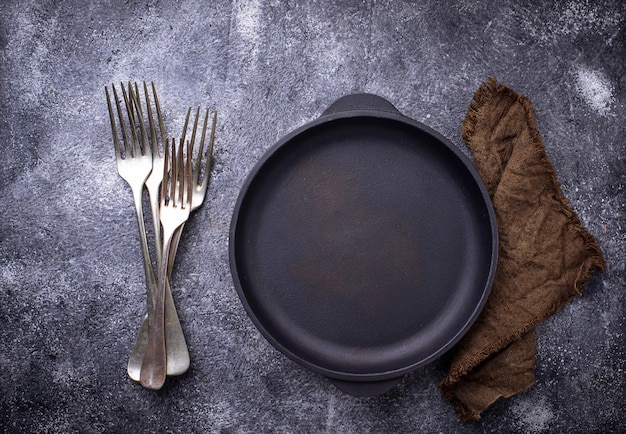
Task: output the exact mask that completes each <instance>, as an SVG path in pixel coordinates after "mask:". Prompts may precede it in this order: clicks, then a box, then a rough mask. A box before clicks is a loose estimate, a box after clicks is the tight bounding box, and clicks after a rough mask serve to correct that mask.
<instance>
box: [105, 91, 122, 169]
mask: <svg viewBox="0 0 626 434" xmlns="http://www.w3.org/2000/svg"><path fill="white" fill-rule="evenodd" d="M104 93H106V96H107V107H108V108H109V119H110V120H111V132H112V133H113V145H114V147H115V156H116V158H120V157H121V155H122V151H121V149H120V140H119V137H118V135H117V127H116V126H115V115H114V114H113V106H112V105H111V96H110V95H109V89H108V88H107V87H106V86H104Z"/></svg>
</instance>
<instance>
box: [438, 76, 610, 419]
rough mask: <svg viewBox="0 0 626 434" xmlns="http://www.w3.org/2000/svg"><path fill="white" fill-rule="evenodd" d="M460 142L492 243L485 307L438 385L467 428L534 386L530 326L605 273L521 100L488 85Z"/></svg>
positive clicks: (474, 105)
mask: <svg viewBox="0 0 626 434" xmlns="http://www.w3.org/2000/svg"><path fill="white" fill-rule="evenodd" d="M462 135H463V140H464V141H465V143H466V144H467V146H468V147H469V149H470V150H471V152H472V154H473V157H474V162H475V165H476V169H477V170H478V173H479V174H480V176H481V178H482V180H483V182H484V184H485V185H486V187H487V190H488V192H489V195H490V196H491V199H492V201H493V206H494V209H495V213H496V220H497V224H498V237H499V243H500V244H499V252H498V255H499V256H498V266H497V270H496V275H495V279H494V283H493V287H492V290H491V294H490V297H489V300H488V301H487V304H486V305H485V308H484V310H483V312H482V313H481V315H480V316H479V318H478V319H477V321H476V323H475V324H474V325H473V326H472V328H471V329H470V330H469V332H468V333H467V334H466V335H465V336H464V337H463V339H462V340H461V341H460V342H459V343H458V344H457V345H456V346H455V348H454V349H453V350H452V358H451V364H450V369H449V372H448V375H447V376H446V377H445V378H444V379H443V380H442V382H441V383H440V385H439V387H440V389H441V391H442V393H443V397H444V399H446V400H448V401H450V402H452V403H454V404H455V405H456V407H457V410H458V412H459V414H460V417H461V419H462V420H463V421H466V422H468V421H475V420H478V419H480V415H481V413H482V412H483V411H484V410H485V409H487V408H488V407H489V406H490V405H491V404H493V403H494V402H495V401H496V400H497V399H498V398H501V397H510V396H513V395H515V394H517V393H519V392H521V391H523V390H526V389H528V388H529V387H530V386H532V385H533V383H534V381H535V375H534V369H535V338H534V329H535V326H536V325H537V324H539V323H540V322H541V321H543V320H545V319H546V318H548V317H549V316H551V315H552V314H554V313H555V312H557V311H558V310H559V309H560V308H561V307H562V306H563V305H564V304H565V303H567V302H568V301H569V300H571V299H572V298H574V297H576V296H577V295H578V294H580V292H581V291H582V289H583V285H584V284H585V282H586V281H587V280H588V279H589V278H590V277H591V275H592V273H593V272H594V270H596V269H600V270H604V267H605V266H604V260H603V258H602V252H601V251H600V247H599V246H598V243H597V242H596V240H595V239H594V238H593V237H592V236H591V235H590V234H589V233H588V232H587V231H586V230H585V229H584V228H583V227H582V225H581V222H580V219H579V218H578V216H577V215H576V213H575V212H574V211H573V210H572V208H571V206H570V204H569V202H568V200H567V199H566V198H565V197H564V196H563V194H562V193H561V188H560V184H559V182H558V180H557V178H556V176H555V172H554V168H553V166H552V163H551V162H550V160H549V158H548V156H547V155H546V152H545V149H544V146H543V142H542V139H541V136H540V134H539V132H538V131H537V128H536V126H535V121H534V116H533V109H532V105H531V103H530V101H529V100H528V99H526V98H525V97H523V96H521V95H518V94H517V93H515V92H514V91H513V90H511V89H509V88H507V87H505V86H504V85H502V84H498V83H497V81H496V80H495V79H490V80H489V81H487V82H486V83H484V84H483V85H482V86H481V87H480V89H478V91H477V92H476V93H475V94H474V98H473V100H472V102H471V104H470V107H469V110H468V113H467V116H466V118H465V120H464V121H463V128H462Z"/></svg>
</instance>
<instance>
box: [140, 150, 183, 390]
mask: <svg viewBox="0 0 626 434" xmlns="http://www.w3.org/2000/svg"><path fill="white" fill-rule="evenodd" d="M170 151H171V155H170ZM191 168H192V165H191V152H190V149H189V142H187V146H186V155H185V156H184V155H183V142H182V141H181V142H180V145H179V147H178V149H177V147H176V141H175V140H174V139H172V143H171V147H170V146H169V143H168V144H167V146H166V151H165V165H164V169H163V181H162V183H161V206H160V208H159V212H160V220H161V226H162V228H163V241H162V242H163V249H162V251H163V255H162V257H161V262H160V264H159V279H158V289H157V293H156V297H155V303H154V315H153V316H152V319H151V321H150V323H149V325H150V332H149V335H148V345H147V347H146V352H145V355H144V359H143V363H142V365H141V385H142V386H144V387H145V388H147V389H153V390H159V389H161V387H163V384H164V383H165V378H166V373H167V357H166V344H165V342H166V341H165V339H166V337H165V284H166V282H167V269H168V261H169V254H170V247H171V244H172V238H173V237H174V233H175V232H176V230H177V229H178V228H179V227H180V226H181V225H182V224H183V223H185V221H187V219H188V218H189V213H190V212H191V196H192V174H191V170H192V169H191Z"/></svg>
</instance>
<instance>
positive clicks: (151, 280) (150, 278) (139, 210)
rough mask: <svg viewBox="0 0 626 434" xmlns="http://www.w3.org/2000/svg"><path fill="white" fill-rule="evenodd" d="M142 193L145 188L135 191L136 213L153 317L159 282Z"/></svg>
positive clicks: (149, 312)
mask: <svg viewBox="0 0 626 434" xmlns="http://www.w3.org/2000/svg"><path fill="white" fill-rule="evenodd" d="M142 191H143V188H135V189H133V199H134V202H135V211H136V214H137V225H138V226H139V240H140V243H141V256H142V257H143V270H144V274H145V275H146V293H147V294H146V295H147V303H148V316H150V315H151V313H152V311H153V310H154V309H153V306H154V297H155V294H154V291H155V289H156V287H157V282H156V279H155V276H154V269H153V268H152V259H151V257H150V250H149V248H148V237H147V236H146V224H145V222H144V219H143V206H142Z"/></svg>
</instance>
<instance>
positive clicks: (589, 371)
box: [0, 0, 626, 433]
mask: <svg viewBox="0 0 626 434" xmlns="http://www.w3.org/2000/svg"><path fill="white" fill-rule="evenodd" d="M625 26H626V3H624V2H623V1H621V0H615V1H592V0H579V1H556V2H543V3H542V2H532V1H514V0H504V1H497V2H496V1H482V0H476V1H471V0H459V1H443V2H442V1H435V0H432V1H430V0H429V1H420V2H409V1H401V0H378V1H330V0H328V1H312V0H295V1H279V0H273V1H271V0H260V1H259V0H257V1H245V0H243V1H235V2H231V1H224V0H213V1H201V0H187V1H180V2H166V1H163V2H160V1H149V2H146V1H97V2H96V1H92V2H88V1H87V2H86V1H64V2H60V1H30V2H24V1H19V0H5V1H3V5H2V8H1V9H0V146H1V154H0V177H1V181H0V202H1V203H2V204H3V206H2V211H0V272H1V277H0V371H1V374H0V431H3V432H54V433H57V432H58V433H65V432H156V431H160V432H209V431H213V432H218V431H223V432H342V433H343V432H353V433H362V432H420V431H421V432H470V433H471V432H531V433H540V432H548V431H552V432H585V433H588V432H603V433H604V432H619V431H621V432H624V430H626V413H625V408H624V406H625V402H626V397H625V392H624V390H625V389H626V381H625V379H626V376H625V375H626V374H625V373H624V359H625V339H626V338H625V332H626V325H625V323H624V320H625V311H626V300H625V291H624V288H625V287H626V271H625V253H624V252H625V250H626V242H625V241H626V212H625V204H626V200H625V184H626V179H625V177H626V128H625V127H624V120H625V118H626V107H625V104H626V76H625V74H624V72H625V71H624V69H625V65H626V60H625V59H626V47H625V33H624V27H625ZM489 76H496V77H498V78H500V79H504V81H505V83H506V84H507V85H508V86H509V87H511V88H513V89H514V90H516V91H517V92H519V93H521V94H523V95H525V96H527V97H528V98H529V99H530V100H531V101H532V102H533V104H534V106H535V110H536V118H537V124H538V128H539V131H540V132H541V133H542V135H543V138H544V141H545V144H546V150H547V153H548V155H549V156H550V158H551V159H552V162H553V163H554V165H555V168H556V172H557V176H558V178H559V180H560V181H561V183H562V188H563V192H564V194H565V196H566V197H568V198H569V199H570V200H571V203H572V207H573V208H574V210H575V211H576V212H577V213H578V214H579V215H580V217H581V220H582V222H583V224H584V225H585V226H586V228H587V229H588V230H589V231H590V232H591V233H592V234H593V235H594V236H595V237H597V238H598V240H599V242H600V245H601V247H602V249H603V252H604V254H605V258H606V260H607V265H608V271H607V273H605V274H602V275H596V276H595V277H594V278H593V279H592V281H591V282H590V283H589V284H588V285H587V287H586V290H585V291H584V293H583V295H582V296H580V297H578V298H577V299H575V300H574V301H573V302H572V303H570V304H569V305H567V306H566V307H565V308H564V309H563V310H562V311H560V312H559V313H558V314H557V315H555V316H554V317H552V318H551V319H550V320H548V321H547V322H545V323H543V324H542V325H541V326H540V327H539V329H538V331H537V347H538V348H537V383H536V384H535V385H534V386H533V387H532V388H531V389H530V390H528V391H527V392H524V393H522V394H520V395H518V396H516V397H514V398H512V399H508V400H501V401H498V402H497V403H496V405H495V406H494V407H493V408H491V409H490V410H488V411H487V412H486V413H485V414H484V415H483V419H482V420H481V421H480V422H478V423H476V424H473V425H462V424H461V423H460V422H459V421H458V419H457V416H456V414H455V412H454V409H453V408H452V406H450V405H449V404H447V403H445V402H443V401H442V399H441V396H440V393H439V391H438V390H437V383H438V382H439V380H440V379H441V378H442V377H443V375H444V374H445V372H446V364H445V361H446V360H445V357H444V358H443V359H442V360H439V361H436V362H434V363H432V364H430V365H428V366H427V367H424V368H421V369H418V370H416V371H415V372H413V373H411V374H409V375H407V376H406V377H405V379H404V380H403V382H402V383H401V384H400V386H398V387H397V388H395V389H394V390H393V391H391V392H390V393H388V394H386V395H383V396H380V397H374V398H353V397H350V396H348V395H345V394H343V393H341V392H339V391H338V390H336V389H335V388H334V387H333V386H332V385H331V384H330V383H329V382H328V381H326V380H325V379H324V378H322V377H320V376H318V375H317V374H314V373H312V372H310V371H307V370H305V369H303V368H301V367H300V366H298V365H296V364H295V363H293V362H291V361H290V360H288V359H287V358H286V357H284V356H283V355H282V354H281V353H279V352H278V351H276V350H274V349H273V347H271V346H270V345H269V344H268V343H267V342H266V341H265V340H264V339H263V338H262V337H261V335H260V334H259V333H258V332H257V330H256V329H255V328H254V326H253V325H252V323H251V321H250V320H249V319H248V317H247V316H246V314H245V312H244V310H243V308H242V306H241V304H240V302H239V300H238V298H237V295H236V292H235V290H234V287H233V283H232V280H231V277H230V271H229V267H228V228H229V224H230V217H231V213H232V210H233V207H234V203H235V200H236V197H237V194H238V191H239V189H240V188H241V186H242V184H243V181H244V179H245V177H246V175H247V173H248V172H249V170H250V169H251V167H252V166H253V165H254V163H255V161H256V160H257V159H258V158H259V157H260V156H261V155H262V153H263V152H264V151H265V150H267V149H268V148H269V147H270V146H271V145H272V144H273V143H274V142H275V141H276V140H277V139H279V138H280V137H281V136H283V135H284V134H286V133H288V132H289V131H291V130H292V129H294V128H296V127H299V126H301V125H302V124H304V123H306V122H308V121H310V120H312V119H314V118H316V117H317V116H319V114H320V113H321V112H322V111H323V110H324V109H325V108H326V107H327V106H328V105H329V104H330V103H331V102H333V101H334V100H335V99H336V98H338V97H340V96H342V95H344V94H347V93H352V92H363V91H365V92H372V93H377V94H379V95H381V96H383V97H385V98H387V99H388V100H390V101H391V102H392V103H394V104H395V105H396V107H398V109H399V110H400V111H402V112H403V113H404V114H406V115H408V116H409V117H412V118H414V119H416V120H418V121H421V122H423V123H425V124H427V125H429V126H430V127H432V128H435V129H436V130H438V131H439V132H440V133H442V134H443V135H445V136H447V137H448V138H449V139H450V140H452V142H453V143H454V144H455V145H457V146H458V147H459V148H460V149H462V150H463V152H465V153H466V154H468V152H467V149H466V148H465V146H464V144H463V143H462V141H461V139H460V125H461V121H462V119H463V118H464V116H465V112H466V110H467V106H468V104H469V102H470V100H471V97H472V94H473V92H474V91H475V90H476V89H477V88H478V86H479V85H480V83H481V82H483V81H484V80H485V79H487V78H488V77H489ZM127 80H154V82H155V84H156V86H157V89H158V90H159V96H160V98H161V104H162V106H163V110H164V115H165V122H166V127H167V129H168V131H169V132H170V133H171V134H173V135H178V134H179V133H180V131H181V129H182V123H183V114H184V112H185V110H186V107H187V106H189V105H198V104H200V105H203V106H205V105H209V106H211V107H217V108H218V110H219V113H220V114H219V126H218V129H217V138H216V150H215V166H214V169H213V172H212V176H211V184H210V187H209V191H208V195H207V201H206V202H205V205H204V206H203V208H201V209H200V210H199V211H198V212H196V213H195V214H194V215H193V217H192V219H191V220H190V222H189V223H188V224H187V226H186V227H185V234H184V236H183V240H182V243H181V248H180V250H179V255H178V258H177V264H176V269H175V272H174V275H173V277H172V287H173V292H174V297H175V299H176V302H177V306H178V312H179V315H180V317H181V322H182V325H183V328H184V330H185V333H186V336H187V340H188V344H189V348H190V352H191V358H192V367H191V369H190V371H189V372H188V373H187V374H186V375H184V376H182V377H180V378H175V379H169V380H168V382H167V384H166V386H165V388H164V389H163V390H162V391H160V392H158V393H155V392H149V391H146V390H144V389H142V388H141V387H140V386H138V385H137V384H135V383H133V382H132V381H131V380H130V379H129V378H128V377H127V375H126V371H125V369H126V361H127V358H128V355H129V352H130V349H131V347H132V344H133V340H134V337H135V333H136V331H137V328H138V326H139V322H140V319H141V317H142V315H143V312H144V309H145V307H144V306H145V301H144V299H145V296H144V292H145V291H144V283H143V271H142V266H141V255H140V250H139V243H138V237H137V229H136V222H135V217H134V209H133V207H132V199H131V194H130V190H129V189H128V188H127V185H126V184H125V182H124V181H123V180H122V179H121V178H119V176H118V175H117V172H116V167H115V160H114V153H113V146H112V140H111V131H110V125H109V120H108V115H107V108H106V102H105V97H104V86H105V85H108V84H110V83H111V82H116V83H119V82H120V81H127Z"/></svg>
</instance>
